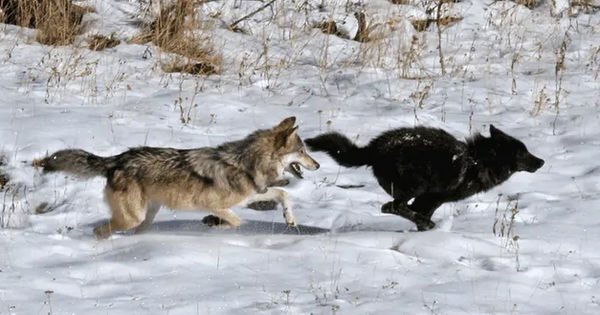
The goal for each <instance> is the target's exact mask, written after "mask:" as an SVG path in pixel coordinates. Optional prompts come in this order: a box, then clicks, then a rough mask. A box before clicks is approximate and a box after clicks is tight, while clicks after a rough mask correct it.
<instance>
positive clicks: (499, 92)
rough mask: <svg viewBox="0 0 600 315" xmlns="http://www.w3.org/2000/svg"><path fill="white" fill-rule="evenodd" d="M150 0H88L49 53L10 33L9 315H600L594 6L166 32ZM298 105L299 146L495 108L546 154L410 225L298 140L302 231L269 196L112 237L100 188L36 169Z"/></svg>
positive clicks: (1, 180)
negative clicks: (265, 206)
mask: <svg viewBox="0 0 600 315" xmlns="http://www.w3.org/2000/svg"><path fill="white" fill-rule="evenodd" d="M158 2H159V1H156V0H155V1H153V2H151V3H148V2H136V1H125V0H89V1H79V2H77V3H76V4H77V5H79V6H81V7H82V8H87V9H84V12H85V14H84V15H83V18H82V20H81V25H80V29H78V30H77V33H76V34H75V35H76V36H75V37H73V36H74V35H73V36H71V37H70V42H69V43H70V44H67V45H62V46H51V45H44V44H41V43H40V41H41V42H44V40H46V41H50V40H52V38H53V37H52V38H51V37H48V36H50V35H48V36H45V37H44V36H41V35H40V34H41V33H38V32H39V30H36V29H31V28H24V27H20V26H16V25H12V24H0V29H1V30H0V73H1V75H0V90H1V96H2V97H1V98H0V153H1V155H2V156H3V158H2V159H1V160H0V161H2V162H1V163H0V184H1V185H0V187H2V188H1V189H0V195H1V196H2V205H1V209H0V227H1V228H0V314H2V315H4V314H19V315H31V314H54V315H59V314H86V315H89V314H115V315H118V314H127V315H133V314H169V315H179V314H207V315H214V314H227V315H233V314H294V315H296V314H315V315H317V314H338V315H364V314H410V315H413V314H439V315H442V314H443V315H454V314H536V315H537V314H544V315H546V314H578V315H580V314H599V313H600V167H599V165H600V164H599V162H598V157H599V156H600V77H599V76H600V56H599V55H600V12H598V11H600V1H587V0H579V1H575V0H571V1H567V0H555V1H546V0H537V1H529V0H519V1H515V2H513V1H492V0H483V1H480V0H455V1H442V2H443V3H441V4H438V1H437V0H391V1H390V0H364V1H357V0H348V1H336V0H322V1H315V0H302V1H300V0H295V1H282V0H274V1H267V0H265V1H252V0H243V1H242V0H239V1H238V0H234V1H230V0H215V1H204V2H197V3H196V4H195V5H191V4H188V6H185V7H182V8H180V10H181V12H188V13H189V12H194V13H195V14H196V16H195V18H194V19H192V15H191V14H190V15H188V16H186V19H181V21H182V22H181V25H180V26H181V31H168V32H167V31H165V29H169V28H168V27H164V25H163V24H161V23H162V22H161V21H162V20H161V19H163V18H164V19H165V20H168V14H176V13H177V12H179V11H177V10H178V9H173V10H174V11H168V10H167V11H164V10H166V9H165V8H169V4H168V3H166V4H165V3H164V4H163V5H162V6H160V5H159V3H158ZM517 3H521V4H517ZM151 4H152V5H151ZM262 7H264V8H262ZM3 9H4V11H6V7H4V8H3ZM161 10H163V11H162V13H161ZM256 10H258V12H256V13H255V14H254V15H250V16H248V15H249V14H251V13H253V12H254V11H256ZM169 12H170V13H169ZM438 12H439V13H438ZM5 15H6V12H5ZM38 21H39V20H38ZM236 21H239V22H236ZM153 22H154V23H153ZM163 22H164V21H163ZM37 25H40V26H39V28H42V27H46V28H45V31H46V32H51V31H57V30H60V29H61V27H62V26H61V25H54V24H51V23H50V24H43V23H42V22H38V24H37ZM44 25H45V26H44ZM161 25H163V26H161ZM438 25H439V26H440V28H439V29H438V27H437V26H438ZM190 26H191V27H190ZM36 27H37V26H36ZM161 27H162V28H161ZM157 30H163V31H164V32H166V33H161V34H162V35H156V34H157V32H155V31H157ZM152 32H155V33H152ZM48 34H50V33H48ZM148 34H150V35H148ZM152 34H154V35H152ZM164 34H167V35H164ZM169 34H170V35H169ZM93 35H104V36H107V37H108V38H112V39H116V40H117V41H113V42H112V44H111V45H107V44H106V43H107V42H104V45H105V46H107V47H106V48H104V47H97V45H90V38H91V36H93ZM111 36H112V37H111ZM165 36H167V37H168V36H181V37H178V38H177V40H176V41H173V42H175V44H173V43H172V42H169V41H164V37H165ZM71 42H72V43H71ZM92 46H93V47H92ZM158 46H160V48H159V47H158ZM90 48H96V49H97V50H93V49H90ZM100 48H104V49H100ZM182 56H183V57H182ZM184 57H185V58H184ZM186 58H193V61H190V60H189V59H186ZM184 70H185V71H188V72H192V73H198V72H201V74H190V73H182V71H184ZM206 73H208V74H209V75H204V74H206ZM292 115H293V116H296V117H297V123H298V125H299V126H300V129H299V135H300V136H301V137H304V138H307V137H312V136H315V135H317V134H319V133H321V132H324V131H327V130H337V131H340V132H342V133H344V134H347V135H348V136H349V137H350V138H352V139H355V140H356V142H357V143H359V144H365V143H366V142H367V141H368V140H369V139H371V138H372V137H374V136H376V135H377V134H378V133H380V132H382V131H384V130H386V129H388V128H393V127H399V126H413V125H415V124H422V125H427V126H436V127H441V128H444V129H445V130H447V131H449V132H450V133H452V134H453V135H455V136H457V137H459V138H465V137H467V136H469V135H470V134H472V133H474V132H481V133H483V134H484V135H486V136H487V135H488V134H489V133H488V128H489V124H490V123H493V124H494V125H495V126H496V127H498V128H500V129H502V130H504V131H505V132H507V133H508V134H511V135H513V136H516V137H518V138H519V139H521V140H522V141H523V142H524V143H525V144H526V145H527V147H528V149H529V150H530V151H531V152H532V153H533V154H535V155H536V156H539V157H541V158H543V159H544V160H545V161H546V163H545V165H544V166H543V168H541V169H540V170H539V171H538V172H536V173H534V174H530V173H518V174H516V175H514V176H513V177H512V178H511V179H510V180H509V181H507V182H506V183H505V184H503V185H501V186H499V187H497V188H495V189H493V190H491V191H489V192H487V193H484V194H479V195H476V196H474V197H471V198H469V199H466V200H463V201H461V202H456V203H448V204H445V205H443V206H442V207H440V208H439V209H438V211H437V212H436V213H435V214H434V217H433V219H434V220H435V221H436V222H438V228H436V229H434V230H431V231H427V232H416V231H415V228H414V224H412V223H411V222H409V221H407V220H405V219H402V218H401V217H398V216H393V215H387V214H382V213H381V212H380V207H381V205H382V204H383V203H385V202H388V201H390V200H391V198H390V197H389V196H388V195H387V194H386V193H385V192H384V191H383V189H381V188H380V187H379V185H378V184H377V182H376V180H375V179H374V178H373V177H372V175H371V172H370V170H369V169H365V168H359V169H347V168H341V167H339V166H337V164H335V163H334V162H333V160H332V159H331V158H329V157H328V156H326V155H325V154H322V153H311V155H312V156H313V157H314V158H315V159H316V160H317V161H318V162H319V163H320V164H321V168H320V169H318V170H316V171H305V172H304V177H305V178H304V179H303V180H296V179H292V183H291V185H290V186H288V187H287V188H286V190H287V191H288V192H289V194H290V196H291V198H292V200H293V203H294V213H295V216H296V220H297V221H298V223H299V224H300V227H299V229H298V231H296V230H293V229H286V228H285V222H284V219H283V216H282V212H281V210H280V209H277V210H273V211H255V210H252V209H247V208H241V207H238V208H234V209H233V211H234V212H236V213H237V214H239V215H240V216H241V217H242V219H243V223H242V226H241V227H239V228H237V229H211V228H209V227H207V226H205V225H203V224H202V223H201V220H202V218H203V217H204V216H205V215H207V214H208V213H205V212H197V213H182V212H172V211H169V210H168V209H163V210H161V212H159V214H158V216H157V219H156V221H155V222H154V224H153V225H152V227H151V229H150V230H149V231H148V233H146V234H141V235H132V234H131V233H129V234H119V235H115V236H113V237H112V238H111V239H108V240H104V241H96V240H95V239H94V237H93V233H92V229H93V227H95V226H98V225H99V224H101V223H103V222H105V220H107V218H108V217H109V213H108V208H107V206H106V205H105V204H104V202H103V194H102V188H103V186H104V182H105V180H104V179H103V178H95V179H91V180H87V181H80V180H76V179H75V178H72V177H69V176H65V175H64V174H56V175H49V176H46V177H44V178H42V177H40V175H39V173H38V172H37V171H36V170H34V168H33V167H31V166H30V164H29V163H30V162H31V161H32V160H33V159H34V158H39V157H41V156H43V155H44V154H46V153H47V152H53V151H55V150H59V149H63V148H69V147H73V148H81V149H84V150H88V151H91V152H93V153H96V154H98V155H103V156H107V155H112V154H117V153H120V152H122V151H123V150H125V149H126V148H128V147H131V146H138V145H151V146H163V147H176V148H193V147H200V146H212V145H217V144H219V143H222V142H224V141H228V140H233V139H239V138H241V137H244V136H245V135H246V134H248V133H250V132H252V131H253V130H255V129H257V128H268V127H271V126H273V125H275V124H276V123H278V122H279V121H280V120H281V119H283V118H285V117H288V116H292ZM398 231H400V232H398Z"/></svg>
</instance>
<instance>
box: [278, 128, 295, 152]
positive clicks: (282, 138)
mask: <svg viewBox="0 0 600 315" xmlns="http://www.w3.org/2000/svg"><path fill="white" fill-rule="evenodd" d="M297 133H298V126H296V127H294V128H288V129H284V130H281V131H279V132H278V133H277V136H275V147H276V148H277V149H279V148H283V147H285V146H288V145H290V144H292V143H293V141H294V140H295V139H296V134H297Z"/></svg>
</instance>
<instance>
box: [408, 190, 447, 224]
mask: <svg viewBox="0 0 600 315" xmlns="http://www.w3.org/2000/svg"><path fill="white" fill-rule="evenodd" d="M444 202H446V198H444V196H442V195H440V194H433V193H427V194H423V195H420V196H418V197H416V198H415V200H414V201H413V203H412V204H411V205H410V206H409V207H410V209H411V210H413V211H415V212H417V213H419V214H420V215H422V216H423V217H425V218H427V219H429V220H431V217H432V216H433V213H434V212H435V210H437V209H438V208H439V207H440V206H441V205H442V204H444Z"/></svg>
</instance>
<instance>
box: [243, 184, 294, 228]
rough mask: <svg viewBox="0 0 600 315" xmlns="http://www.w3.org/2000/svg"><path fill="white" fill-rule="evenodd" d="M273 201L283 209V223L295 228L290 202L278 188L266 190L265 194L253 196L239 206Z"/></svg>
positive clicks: (285, 194) (283, 191)
mask: <svg viewBox="0 0 600 315" xmlns="http://www.w3.org/2000/svg"><path fill="white" fill-rule="evenodd" d="M272 200H275V201H276V202H277V203H279V204H281V207H282V208H283V218H284V219H285V223H287V225H288V226H291V227H297V226H298V224H297V223H296V218H295V217H294V212H293V211H292V201H291V200H290V197H289V195H288V193H287V192H285V190H282V189H278V188H268V189H267V192H265V193H264V194H254V195H252V196H250V197H248V198H247V199H246V200H244V201H243V202H242V203H241V205H242V206H244V205H248V204H252V203H256V202H264V201H272Z"/></svg>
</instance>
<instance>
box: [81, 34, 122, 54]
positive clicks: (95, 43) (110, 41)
mask: <svg viewBox="0 0 600 315" xmlns="http://www.w3.org/2000/svg"><path fill="white" fill-rule="evenodd" d="M89 41H90V43H89V45H88V48H89V49H90V50H95V51H100V50H104V49H106V48H113V47H116V46H117V45H119V44H120V43H121V40H120V39H117V38H114V37H113V36H112V35H111V36H110V37H106V36H104V35H93V36H92V37H90V39H89Z"/></svg>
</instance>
